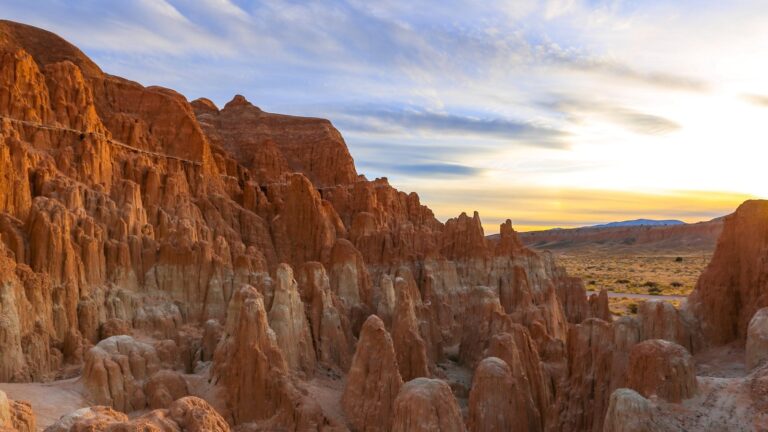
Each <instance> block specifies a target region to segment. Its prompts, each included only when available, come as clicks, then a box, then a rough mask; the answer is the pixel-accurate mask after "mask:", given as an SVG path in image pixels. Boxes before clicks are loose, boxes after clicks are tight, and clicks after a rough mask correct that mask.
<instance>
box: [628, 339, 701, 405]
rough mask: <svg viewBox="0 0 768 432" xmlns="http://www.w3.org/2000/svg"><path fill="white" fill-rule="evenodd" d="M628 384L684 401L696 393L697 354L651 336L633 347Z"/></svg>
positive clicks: (645, 393)
mask: <svg viewBox="0 0 768 432" xmlns="http://www.w3.org/2000/svg"><path fill="white" fill-rule="evenodd" d="M628 377H629V379H628V381H629V382H628V387H630V388H632V389H633V390H636V391H637V392H638V393H640V394H642V395H643V396H645V397H651V396H658V397H659V398H661V399H664V400H666V401H669V402H680V401H682V400H683V399H688V398H691V397H693V396H694V395H695V394H696V389H697V384H696V374H695V370H694V364H693V358H692V357H691V355H690V354H689V353H688V351H686V350H685V348H683V347H681V346H680V345H677V344H675V343H673V342H669V341H665V340H661V339H651V340H647V341H644V342H641V343H639V344H637V345H635V346H633V347H632V349H631V351H630V356H629V371H628Z"/></svg>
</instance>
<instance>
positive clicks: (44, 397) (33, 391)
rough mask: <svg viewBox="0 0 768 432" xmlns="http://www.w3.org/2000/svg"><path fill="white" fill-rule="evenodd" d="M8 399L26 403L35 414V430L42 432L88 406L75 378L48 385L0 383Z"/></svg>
mask: <svg viewBox="0 0 768 432" xmlns="http://www.w3.org/2000/svg"><path fill="white" fill-rule="evenodd" d="M0 390H2V391H4V392H5V393H6V394H7V395H8V397H9V398H10V399H13V400H19V401H28V402H30V403H31V404H32V409H33V410H34V412H35V417H36V423H37V430H39V431H42V430H43V429H45V428H46V427H48V426H50V425H51V424H53V423H54V422H56V420H58V419H59V417H61V416H63V415H64V414H69V413H71V412H72V411H75V410H78V409H80V408H83V407H86V406H89V405H90V404H89V403H88V401H87V400H86V399H85V398H84V397H83V395H82V385H81V384H80V382H78V379H77V378H72V379H68V380H61V381H54V382H50V383H23V384H9V383H0Z"/></svg>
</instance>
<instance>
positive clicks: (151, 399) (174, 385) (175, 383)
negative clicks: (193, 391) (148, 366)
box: [144, 370, 189, 409]
mask: <svg viewBox="0 0 768 432" xmlns="http://www.w3.org/2000/svg"><path fill="white" fill-rule="evenodd" d="M144 394H145V395H146V396H147V405H148V406H149V408H150V409H161V408H168V407H169V406H170V405H171V403H173V401H175V400H177V399H181V398H182V397H184V396H187V395H189V389H188V387H187V382H186V380H184V377H183V376H182V375H181V374H180V373H178V372H175V371H170V370H161V371H158V372H157V373H155V374H154V375H152V376H151V377H149V379H148V380H147V381H146V383H144Z"/></svg>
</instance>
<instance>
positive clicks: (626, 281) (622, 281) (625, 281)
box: [616, 279, 629, 285]
mask: <svg viewBox="0 0 768 432" xmlns="http://www.w3.org/2000/svg"><path fill="white" fill-rule="evenodd" d="M616 283H618V284H623V285H626V284H628V283H629V279H617V280H616Z"/></svg>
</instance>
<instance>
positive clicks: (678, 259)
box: [675, 257, 683, 263]
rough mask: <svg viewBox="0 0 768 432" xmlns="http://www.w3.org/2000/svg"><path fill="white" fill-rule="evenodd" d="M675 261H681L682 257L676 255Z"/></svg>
mask: <svg viewBox="0 0 768 432" xmlns="http://www.w3.org/2000/svg"><path fill="white" fill-rule="evenodd" d="M675 262H679V263H680V262H683V257H677V258H675Z"/></svg>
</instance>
